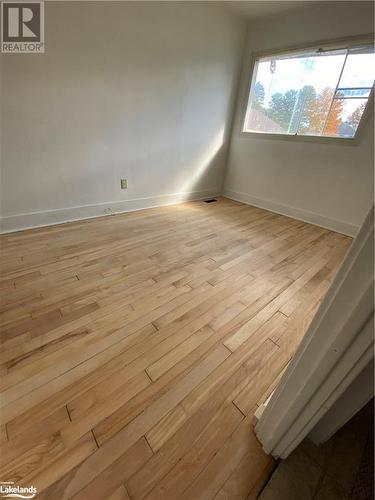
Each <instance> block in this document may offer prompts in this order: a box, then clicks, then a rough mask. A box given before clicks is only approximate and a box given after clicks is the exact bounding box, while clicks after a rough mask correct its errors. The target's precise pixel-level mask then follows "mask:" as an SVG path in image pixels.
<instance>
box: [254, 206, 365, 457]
mask: <svg viewBox="0 0 375 500" xmlns="http://www.w3.org/2000/svg"><path fill="white" fill-rule="evenodd" d="M373 221H374V207H372V209H371V210H370V212H369V214H368V216H367V217H366V220H365V222H364V223H363V225H362V227H361V230H360V232H359V234H358V236H357V237H356V238H355V240H354V241H353V244H352V246H351V248H350V250H349V252H348V254H347V256H346V258H345V260H344V262H343V264H342V266H341V268H340V270H339V272H338V273H337V276H336V278H335V280H334V282H333V283H332V286H331V287H330V289H329V291H328V293H327V295H326V297H325V299H324V300H323V302H322V304H321V306H320V308H319V310H318V311H317V313H316V315H315V317H314V318H313V321H312V322H311V325H310V327H309V328H308V330H307V332H306V335H305V336H304V338H303V340H302V342H301V344H300V346H299V348H298V350H297V352H296V354H295V356H294V358H293V359H292V361H291V363H290V364H289V367H288V369H287V370H286V372H285V375H284V377H283V379H282V380H281V382H280V384H279V385H278V387H277V388H276V390H275V392H274V394H273V395H272V397H271V398H270V400H269V402H268V404H267V406H266V407H265V409H264V411H263V413H262V415H261V417H260V419H259V421H258V423H257V424H256V426H255V432H256V434H257V436H258V439H259V440H260V442H261V443H262V445H263V448H264V450H265V452H266V453H270V454H272V455H273V456H275V457H280V458H286V457H287V456H288V455H289V454H290V453H291V452H292V451H293V449H294V448H296V446H298V444H299V443H300V442H301V441H302V440H303V439H304V438H305V437H306V436H307V434H308V433H309V432H310V431H311V430H312V428H313V427H314V426H315V424H316V423H317V422H318V421H319V420H320V419H321V418H322V416H323V415H324V414H325V413H326V412H327V411H328V410H329V408H331V407H332V405H333V404H334V403H335V402H336V401H337V399H338V398H339V397H340V395H341V394H342V393H343V392H344V391H345V390H346V389H347V387H348V386H349V385H350V383H351V382H352V381H353V380H354V379H355V378H356V376H358V375H359V373H360V372H361V371H362V370H363V369H364V368H365V366H366V365H367V364H368V363H369V362H370V361H371V359H372V357H373V343H374V338H373V311H374V298H373V287H374V277H373V274H374V273H373V252H374V224H373Z"/></svg>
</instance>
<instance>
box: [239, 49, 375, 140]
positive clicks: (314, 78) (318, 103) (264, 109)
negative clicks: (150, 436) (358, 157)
mask: <svg viewBox="0 0 375 500" xmlns="http://www.w3.org/2000/svg"><path fill="white" fill-rule="evenodd" d="M374 78H375V54H374V47H373V46H361V47H353V48H345V49H334V50H323V49H318V50H316V51H309V52H307V51H305V52H299V53H289V54H284V55H277V56H271V57H264V58H260V59H258V60H257V61H256V63H255V66H254V73H253V79H252V84H251V90H250V96H249V101H248V107H247V112H246V118H245V123H244V127H243V131H244V132H256V133H268V134H286V135H302V136H323V137H343V138H353V137H354V136H355V134H356V131H357V128H358V125H359V122H360V120H361V118H362V115H363V112H364V110H365V108H366V106H367V102H368V100H369V96H370V93H371V91H372V87H373V84H374Z"/></svg>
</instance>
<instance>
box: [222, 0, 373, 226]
mask: <svg viewBox="0 0 375 500" xmlns="http://www.w3.org/2000/svg"><path fill="white" fill-rule="evenodd" d="M373 18H374V16H373V6H372V3H371V2H361V1H359V2H335V1H333V2H323V3H321V2H317V3H315V4H314V5H312V6H309V7H308V8H305V9H299V10H296V12H294V13H291V12H289V13H285V14H283V15H278V16H276V17H274V18H270V19H268V20H266V19H264V20H262V21H258V22H256V23H252V24H250V26H249V33H248V39H247V49H246V56H245V59H244V67H243V73H242V78H241V88H240V93H239V99H238V106H237V111H236V118H235V125H234V129H233V136H232V139H231V146H230V155H229V162H228V170H227V175H226V181H225V191H224V192H225V194H226V195H227V196H229V197H232V198H236V199H238V200H240V201H244V202H247V203H250V204H254V205H259V206H262V207H265V208H269V209H271V210H275V211H279V212H281V213H285V214H287V215H291V216H294V217H298V218H302V219H305V220H307V221H310V222H313V223H317V224H321V225H323V226H326V227H329V228H332V229H335V230H338V231H342V232H344V233H347V234H355V233H356V231H357V229H358V227H359V226H360V225H361V223H362V221H363V219H364V217H365V215H366V213H367V211H368V209H369V207H370V205H371V202H372V200H373V165H374V161H373V149H374V144H373V115H372V117H370V119H369V121H368V123H366V125H365V127H364V130H362V132H363V134H362V135H361V136H360V137H359V140H358V144H357V145H354V146H353V145H350V146H349V145H344V144H341V143H337V142H332V143H324V144H322V143H316V142H302V141H300V140H295V141H294V140H285V139H280V138H275V139H273V138H272V139H270V138H264V137H260V138H254V137H253V136H248V135H246V134H241V128H242V119H243V109H244V107H245V105H246V100H247V93H248V85H249V82H250V76H251V75H250V61H251V55H252V52H258V53H259V52H262V51H264V50H270V49H282V48H283V47H285V48H289V47H293V46H299V45H300V46H301V47H303V46H304V44H308V43H314V42H316V41H324V40H331V39H335V38H342V37H346V36H354V35H361V34H366V33H371V32H373V30H374V21H373Z"/></svg>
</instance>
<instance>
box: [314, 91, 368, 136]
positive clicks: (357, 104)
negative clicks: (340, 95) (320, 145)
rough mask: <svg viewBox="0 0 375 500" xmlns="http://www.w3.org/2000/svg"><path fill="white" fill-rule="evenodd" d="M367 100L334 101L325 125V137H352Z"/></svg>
mask: <svg viewBox="0 0 375 500" xmlns="http://www.w3.org/2000/svg"><path fill="white" fill-rule="evenodd" d="M366 104H367V99H334V100H333V102H332V107H331V111H330V113H329V116H328V119H327V123H326V125H325V127H324V134H323V135H324V136H326V137H354V136H355V133H356V130H357V128H358V125H359V122H360V120H361V117H362V115H363V112H364V110H365V107H366Z"/></svg>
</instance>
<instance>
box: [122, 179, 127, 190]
mask: <svg viewBox="0 0 375 500" xmlns="http://www.w3.org/2000/svg"><path fill="white" fill-rule="evenodd" d="M121 189H128V180H127V179H121Z"/></svg>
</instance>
